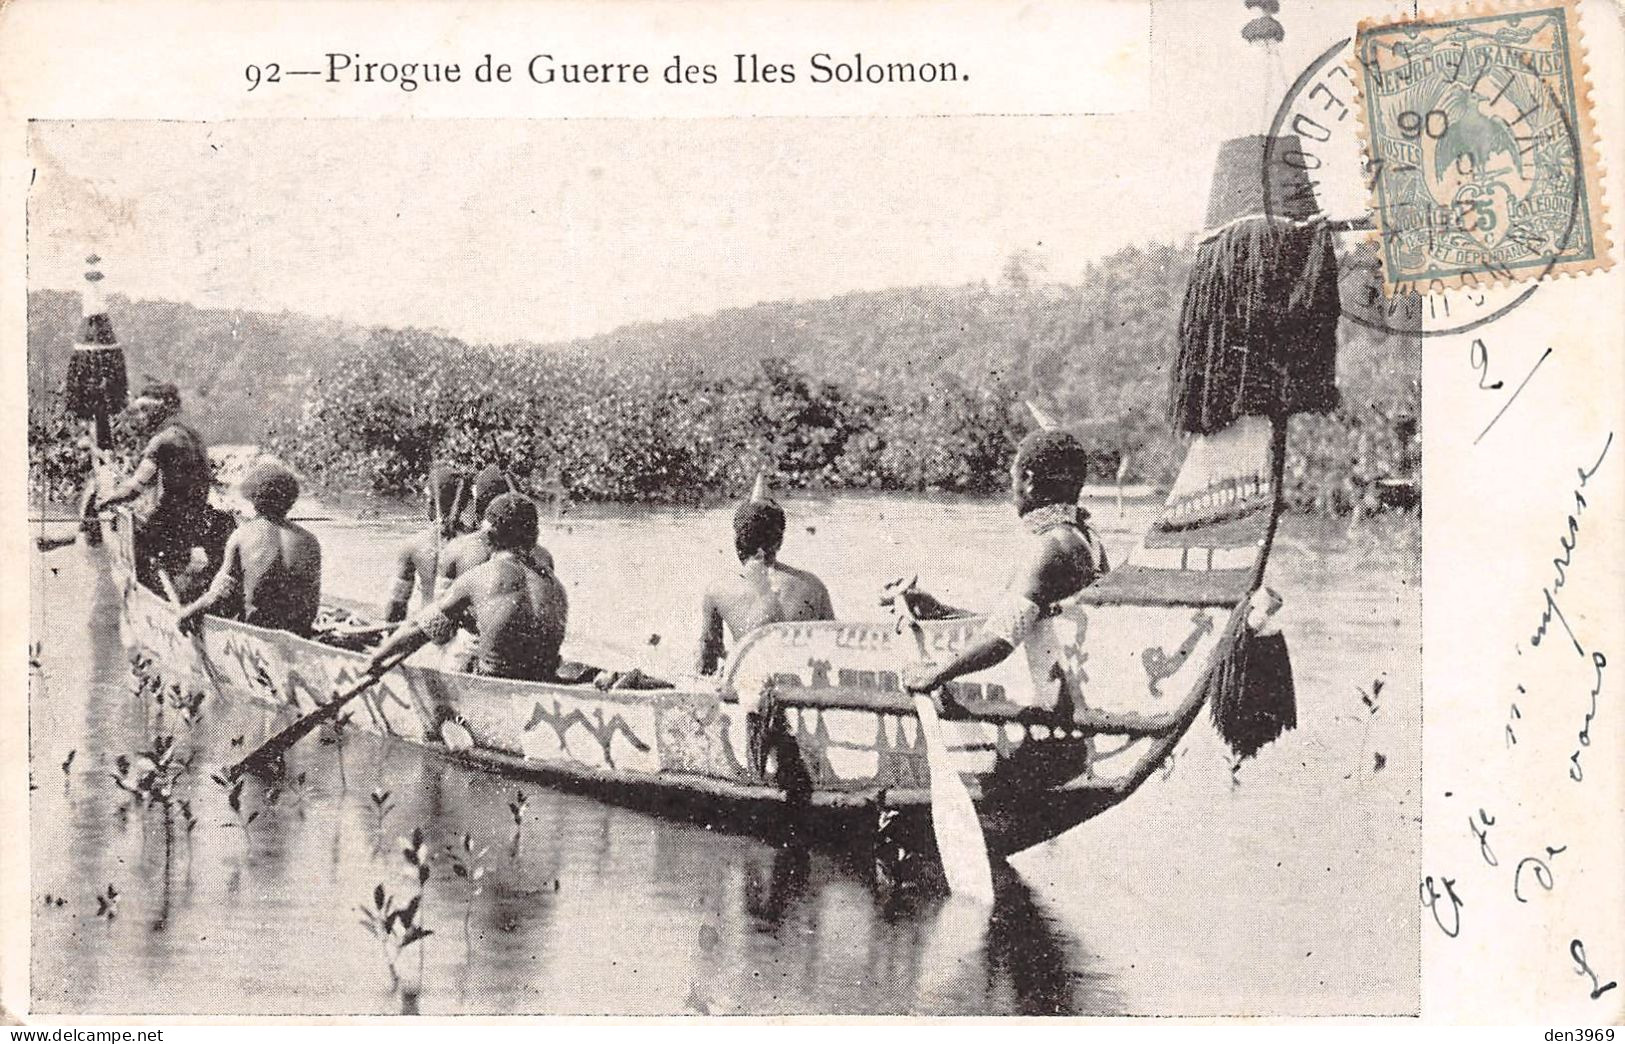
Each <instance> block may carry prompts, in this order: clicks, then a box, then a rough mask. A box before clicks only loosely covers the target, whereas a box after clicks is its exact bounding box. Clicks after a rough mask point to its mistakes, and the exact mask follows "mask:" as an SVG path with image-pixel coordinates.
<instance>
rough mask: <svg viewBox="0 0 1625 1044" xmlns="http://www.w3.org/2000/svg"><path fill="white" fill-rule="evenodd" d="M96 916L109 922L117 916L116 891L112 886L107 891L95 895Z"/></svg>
mask: <svg viewBox="0 0 1625 1044" xmlns="http://www.w3.org/2000/svg"><path fill="white" fill-rule="evenodd" d="M96 916H97V917H105V918H107V919H108V920H109V921H111V920H112V919H113V918H115V917H117V916H118V889H117V888H114V887H113V886H112V885H108V886H107V891H105V892H97V893H96Z"/></svg>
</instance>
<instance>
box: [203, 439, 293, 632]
mask: <svg viewBox="0 0 1625 1044" xmlns="http://www.w3.org/2000/svg"><path fill="white" fill-rule="evenodd" d="M240 489H241V491H242V494H243V498H244V499H245V500H247V501H248V503H249V504H250V506H252V507H253V509H254V517H253V518H250V519H248V520H247V521H245V522H244V523H243V524H242V525H240V526H238V527H237V531H236V532H235V533H233V534H232V535H231V539H230V540H228V541H227V542H226V551H225V563H224V564H223V565H222V566H221V567H220V571H219V572H218V573H216V574H215V577H214V581H213V582H212V583H211V584H209V589H208V590H207V591H205V592H204V593H203V595H202V597H200V598H198V599H197V600H196V601H194V602H192V603H191V604H189V605H187V606H185V607H184V608H182V609H181V612H180V619H179V621H178V622H179V624H180V625H181V626H182V627H183V628H184V627H186V626H187V625H189V624H190V623H191V622H192V621H193V620H195V619H197V617H199V616H201V615H203V614H204V613H207V612H215V613H218V614H220V615H229V616H232V617H235V618H236V619H239V620H241V621H243V622H244V623H248V624H253V625H254V626H256V627H273V628H276V629H277V630H282V631H291V632H292V633H294V634H297V635H301V636H308V635H309V634H310V628H311V624H312V623H314V622H315V620H316V611H317V609H318V608H319V607H320V603H321V597H322V546H321V544H320V543H319V542H318V541H317V540H316V537H315V536H314V535H312V534H311V532H310V531H309V530H307V529H305V528H304V527H303V526H299V525H296V524H294V523H292V522H289V521H288V512H289V511H290V510H292V508H293V505H294V501H296V500H298V499H299V480H298V479H296V478H294V476H293V472H291V471H289V470H288V469H287V468H285V467H283V466H282V465H281V464H278V463H275V462H274V461H266V462H264V463H260V464H256V465H255V466H254V467H253V468H252V469H250V470H249V473H248V475H247V476H246V477H244V479H243V481H242V485H241V487H240Z"/></svg>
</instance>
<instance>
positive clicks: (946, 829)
mask: <svg viewBox="0 0 1625 1044" xmlns="http://www.w3.org/2000/svg"><path fill="white" fill-rule="evenodd" d="M897 601H898V604H899V605H900V606H901V612H902V613H903V617H904V619H905V620H906V621H907V623H908V626H909V630H911V631H913V632H914V644H915V645H916V646H917V647H918V649H919V654H920V659H922V660H925V659H929V658H930V652H929V650H927V649H926V647H925V632H924V631H923V630H922V629H921V628H920V623H919V621H918V620H916V619H915V618H914V615H913V613H912V612H911V611H910V609H909V607H908V601H907V599H905V598H903V597H902V596H901V595H899V596H898V599H897ZM914 713H915V714H917V715H918V716H919V719H920V735H921V736H923V737H924V738H925V758H926V764H927V765H928V767H929V768H930V770H931V828H932V830H933V831H934V832H935V834H936V838H937V857H938V858H939V859H941V860H942V873H943V876H944V877H946V878H947V880H948V890H949V891H951V892H953V893H954V894H956V895H961V896H964V897H965V898H967V899H975V900H978V901H980V902H986V903H991V902H992V901H993V868H992V866H991V865H990V864H989V863H988V859H987V838H985V837H983V836H982V820H981V818H980V817H979V816H977V814H976V803H975V802H973V801H972V800H971V796H970V791H969V790H967V789H965V781H964V780H963V779H961V778H960V777H959V770H958V769H956V768H954V766H953V763H952V761H950V760H949V757H948V744H947V742H946V741H945V740H944V739H943V738H942V723H941V721H940V720H938V718H937V705H936V703H935V702H934V701H933V700H932V699H931V697H930V696H928V695H925V694H924V693H921V694H918V695H916V696H915V697H914Z"/></svg>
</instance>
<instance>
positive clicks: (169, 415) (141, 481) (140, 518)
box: [85, 381, 233, 596]
mask: <svg viewBox="0 0 1625 1044" xmlns="http://www.w3.org/2000/svg"><path fill="white" fill-rule="evenodd" d="M180 410H181V393H180V389H178V388H176V387H175V385H173V384H170V383H168V382H165V381H149V382H147V384H146V386H145V387H143V388H142V389H141V391H140V392H138V393H137V395H136V397H135V399H134V400H132V401H131V403H130V406H129V410H128V415H129V417H130V420H131V421H132V423H133V425H134V427H135V428H136V430H137V431H138V432H140V433H141V434H143V435H147V436H149V438H148V439H147V445H146V448H145V449H143V450H142V451H141V462H140V463H139V464H138V465H137V466H136V469H135V471H134V472H133V473H132V474H131V475H130V477H129V478H127V479H125V480H124V481H122V482H119V483H118V484H116V485H115V486H114V487H113V488H112V489H111V490H108V491H107V492H106V493H105V494H104V495H102V496H100V497H92V498H90V500H89V501H88V503H87V504H86V507H85V512H86V514H87V515H91V514H94V513H95V512H97V511H98V510H101V509H105V508H110V507H116V506H117V505H119V504H124V503H128V502H130V501H135V500H137V499H138V498H139V499H140V503H138V504H137V505H136V506H135V508H134V514H135V524H136V531H135V559H136V578H137V579H138V580H140V581H141V583H142V584H144V585H146V586H147V587H149V588H151V589H152V590H153V591H155V592H157V593H159V594H163V593H164V590H163V586H162V584H161V582H160V580H159V573H160V571H162V572H165V573H167V574H168V575H169V576H170V578H171V580H172V581H173V582H174V584H175V586H176V587H177V588H179V590H180V591H181V592H182V594H183V596H185V595H190V594H194V593H196V592H197V591H198V590H199V589H201V588H202V587H203V585H204V584H206V583H208V579H209V577H211V576H213V575H214V572H215V570H216V569H218V568H219V566H220V562H221V555H222V553H223V551H224V549H225V544H226V540H227V539H228V538H229V537H230V535H231V530H232V526H233V520H232V518H231V516H230V515H228V514H226V513H225V512H222V511H218V510H216V509H215V508H213V507H211V506H210V505H209V485H210V481H211V472H210V468H209V450H208V446H207V445H206V444H205V443H204V441H203V437H202V436H201V435H199V434H198V433H197V430H196V429H195V428H193V427H192V426H191V425H190V424H187V423H185V422H183V421H182V420H181V419H180V416H179V414H180Z"/></svg>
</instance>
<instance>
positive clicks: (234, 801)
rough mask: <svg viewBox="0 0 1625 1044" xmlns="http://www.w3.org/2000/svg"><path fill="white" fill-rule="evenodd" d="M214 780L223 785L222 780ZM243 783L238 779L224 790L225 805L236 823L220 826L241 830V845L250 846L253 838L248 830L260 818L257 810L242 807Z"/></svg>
mask: <svg viewBox="0 0 1625 1044" xmlns="http://www.w3.org/2000/svg"><path fill="white" fill-rule="evenodd" d="M214 780H215V782H216V783H221V784H224V780H222V779H221V778H220V777H219V776H215V777H214ZM243 782H244V781H243V780H241V779H239V780H238V781H237V782H235V783H233V784H231V785H230V786H229V787H227V789H226V804H227V805H228V806H229V807H230V808H231V813H232V815H234V816H236V817H237V822H236V823H235V824H232V823H224V824H222V825H223V826H233V825H235V826H237V827H239V828H241V830H242V832H243V844H245V845H252V844H253V843H254V837H253V835H252V834H250V833H249V830H248V828H249V827H250V826H252V825H253V824H254V820H256V819H258V818H259V817H260V814H259V810H258V809H255V810H252V811H250V810H248V809H245V808H244V807H243Z"/></svg>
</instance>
